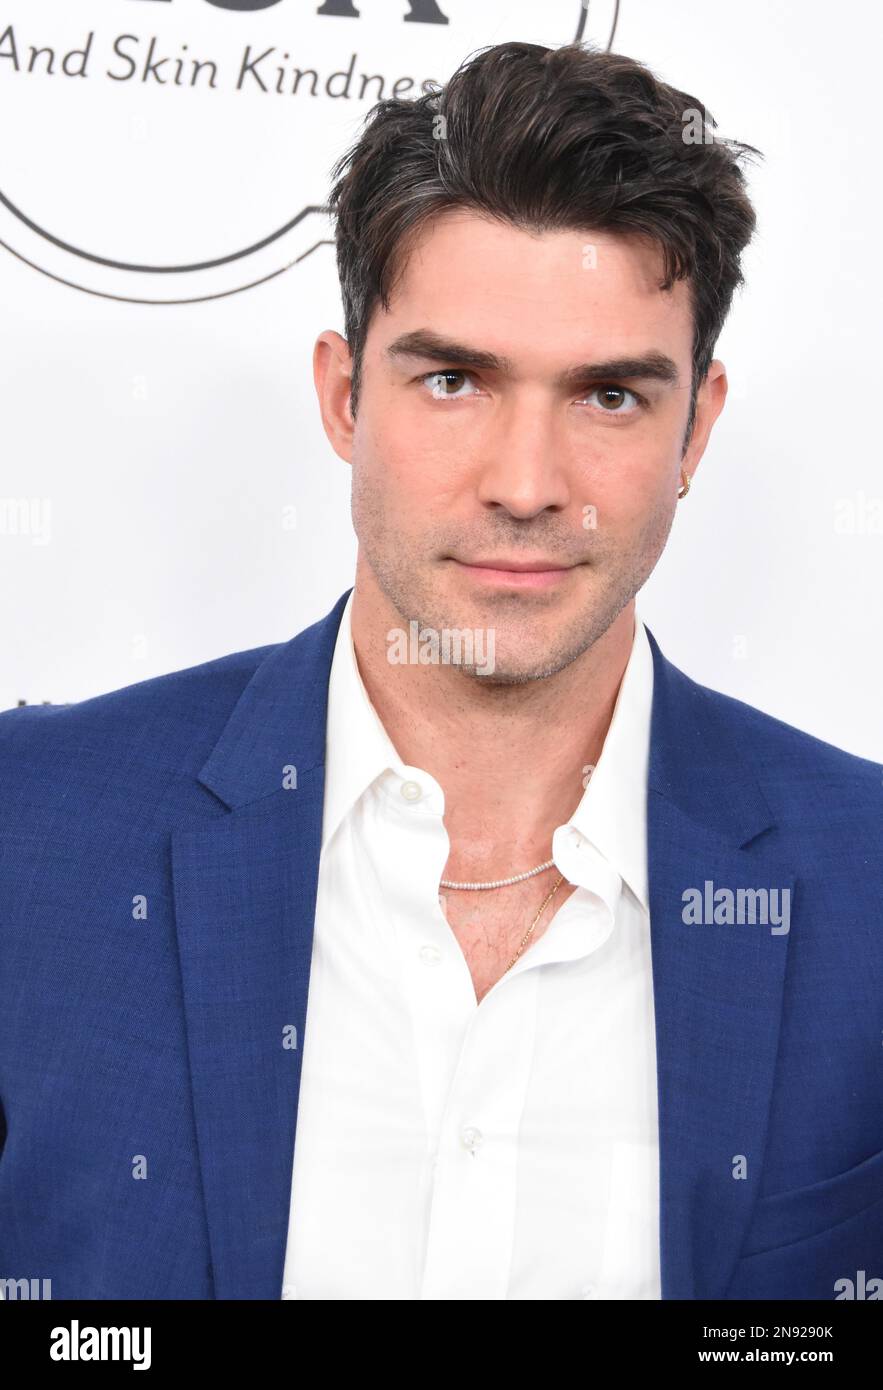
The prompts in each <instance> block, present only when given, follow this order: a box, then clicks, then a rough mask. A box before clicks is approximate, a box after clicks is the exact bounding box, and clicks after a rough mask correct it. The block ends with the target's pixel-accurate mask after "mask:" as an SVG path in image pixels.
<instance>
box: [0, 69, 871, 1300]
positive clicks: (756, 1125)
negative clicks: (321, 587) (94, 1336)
mask: <svg viewBox="0 0 883 1390" xmlns="http://www.w3.org/2000/svg"><path fill="white" fill-rule="evenodd" d="M698 107H699V104H698V103H697V102H696V100H695V99H694V98H692V97H690V96H688V95H686V94H685V93H682V92H678V91H676V90H674V89H672V88H670V87H668V86H666V85H664V84H663V83H661V82H659V81H657V80H656V79H655V78H654V77H653V75H652V74H651V73H650V72H649V71H647V70H646V69H645V68H643V67H642V66H640V65H639V64H638V63H636V62H633V61H631V60H630V59H627V58H624V57H622V56H616V55H605V54H599V53H594V52H592V51H590V50H587V49H583V48H580V47H578V46H570V47H566V48H562V49H560V50H557V51H551V50H547V49H544V48H540V47H536V46H533V45H529V44H519V43H507V44H503V45H500V46H498V47H495V48H491V49H490V50H488V51H486V52H484V53H481V54H479V55H478V56H476V57H474V58H473V59H472V60H471V61H470V62H468V63H466V64H464V66H463V67H462V68H461V69H460V70H459V71H458V73H457V74H455V76H454V77H453V78H452V79H451V81H450V82H449V83H448V85H447V86H446V88H445V89H444V90H442V91H440V92H434V93H430V94H429V95H427V96H424V97H422V98H420V99H419V100H417V101H414V102H410V101H399V100H393V101H386V102H382V103H380V104H379V106H377V107H376V108H375V109H374V111H373V112H372V115H371V118H370V120H369V123H368V125H367V128H366V129H365V131H364V132H363V134H362V136H361V138H360V140H359V141H358V143H357V144H356V146H355V147H354V148H353V150H351V151H350V152H349V154H348V155H347V156H345V158H344V159H343V160H342V161H341V162H340V164H339V166H338V167H337V169H336V170H335V177H336V180H337V181H336V184H335V187H334V190H333V196H332V207H333V210H334V212H335V214H336V217H337V230H338V242H337V245H338V265H339V271H340V277H341V284H342V291H343V300H344V309H345V317H346V323H345V329H346V339H344V338H343V337H341V336H340V335H338V334H337V333H334V332H325V333H322V334H321V335H320V337H319V339H318V342H317V344H316V350H315V359H314V370H315V381H316V387H317V391H318V396H319V402H320V407H321V411H322V418H323V422H324V426H325V429H326V432H327V435H328V438H329V440H330V442H331V444H332V446H333V448H334V449H335V451H336V452H337V453H338V454H339V455H340V456H341V457H342V458H344V459H345V460H347V462H349V463H351V465H352V469H353V521H354V525H355V529H356V532H357V535H358V540H359V552H358V564H357V570H356V576H355V586H354V589H353V591H352V592H351V593H348V594H345V595H343V596H342V597H341V599H340V600H339V601H338V603H337V604H336V605H335V607H334V609H333V611H332V612H331V613H330V614H329V615H328V616H327V617H325V618H324V619H322V620H321V621H320V622H318V623H316V624H315V625H314V626H313V627H311V628H309V629H308V630H307V631H305V632H303V633H301V634H299V635H298V636H296V637H295V638H294V639H293V640H292V641H290V642H288V643H286V644H283V645H281V646H277V647H265V648H261V649H259V650H256V651H250V652H245V653H239V654H236V655H233V656H227V657H224V658H222V659H220V660H217V661H213V662H210V663H208V664H206V665H203V666H199V667H196V668H194V669H191V670H187V671H183V672H178V673H176V674H173V675H169V676H164V677H161V678H159V679H156V680H151V681H146V682H143V683H140V684H138V685H135V686H132V687H130V688H128V689H126V690H122V691H117V692H115V693H113V694H110V695H105V696H101V697H99V698H97V699H93V700H87V701H85V702H83V703H81V704H78V705H75V706H71V707H67V708H58V709H52V708H49V709H26V710H21V711H15V712H13V713H11V714H8V715H6V716H4V717H3V719H2V720H0V731H2V735H3V738H2V747H3V786H4V794H3V798H2V815H3V831H4V835H3V878H2V918H0V920H2V927H0V930H2V940H3V946H2V960H3V966H2V998H0V1005H2V1007H0V1038H2V1050H0V1100H2V1106H3V1113H4V1117H5V1124H6V1126H7V1135H6V1143H5V1148H4V1151H3V1156H2V1160H0V1274H3V1275H4V1276H12V1275H15V1276H17V1277H29V1278H51V1281H52V1296H53V1298H64V1299H70V1298H102V1299H104V1298H174V1299H200V1298H212V1297H217V1298H239V1299H256V1298H266V1299H276V1298H279V1297H280V1296H281V1297H285V1298H306V1299H317V1298H318V1299H573V1298H577V1299H611V1298H622V1299H657V1298H660V1297H662V1298H666V1299H696V1298H731V1299H741V1298H748V1299H767V1298H777V1297H781V1298H801V1299H833V1298H835V1297H840V1296H844V1295H843V1289H844V1288H846V1286H847V1284H848V1285H849V1287H851V1288H853V1289H855V1287H856V1286H857V1285H856V1281H857V1280H858V1279H859V1277H861V1279H863V1280H864V1281H865V1283H863V1284H862V1287H863V1288H869V1287H871V1285H869V1284H868V1283H867V1281H868V1280H872V1279H873V1278H877V1277H883V1106H881V1080H883V1078H881V1050H880V1040H881V1028H883V1009H881V979H883V934H881V924H880V902H881V888H883V873H881V858H880V826H881V810H883V785H881V768H880V767H878V766H875V765H874V764H872V763H870V762H868V761H864V760H862V759H860V758H856V757H853V756H849V755H847V754H846V753H844V752H842V751H840V750H838V749H836V748H834V747H831V746H829V745H827V744H824V743H822V742H820V741H818V740H817V739H814V738H812V737H810V736H809V735H807V734H804V733H801V732H799V731H798V730H796V729H793V728H791V727H789V726H788V725H786V724H784V723H781V722H780V721H777V720H775V719H772V718H770V717H768V716H767V715H764V714H762V713H761V712H759V711H758V710H755V709H752V708H750V707H749V706H747V705H745V704H742V703H740V702H738V701H735V700H733V699H730V698H728V697H726V696H724V695H721V694H717V693H715V692H713V691H710V690H708V689H705V688H703V687H701V686H699V685H697V684H696V683H694V682H693V681H691V680H690V679H689V678H688V677H687V676H685V675H683V674H682V673H681V672H680V671H678V670H677V669H676V668H675V667H674V666H673V665H672V664H671V663H670V662H669V661H667V660H666V658H665V657H664V656H663V655H662V653H661V651H660V649H659V646H658V644H657V643H656V641H655V639H654V638H653V636H652V635H651V634H650V633H649V632H648V631H647V630H646V629H645V627H644V625H643V623H642V622H641V621H640V620H636V615H635V595H636V593H637V591H638V590H639V589H640V588H641V586H642V585H643V584H644V582H645V580H646V579H647V577H648V576H649V574H650V573H651V572H652V570H653V568H654V566H655V564H656V562H657V560H658V558H659V555H660V553H661V551H662V549H663V547H664V544H665V541H666V539H667V536H668V533H669V530H670V527H671V524H672V519H673V515H674V511H675V508H676V506H677V500H678V498H679V497H685V496H687V493H688V489H689V488H690V486H691V485H692V480H693V478H694V476H695V473H696V469H697V467H698V464H699V461H700V459H701V458H702V455H703V453H704V451H705V448H706V445H707V442H708V439H709V436H710V433H711V429H712V427H713V425H714V422H715V420H716V419H717V417H718V415H719V414H720V412H721V410H722V408H723V405H724V400H725V396H726V389H727V384H726V373H725V370H724V366H723V364H722V363H721V362H720V361H719V360H716V359H714V357H713V349H714V345H715V342H716V340H717V337H718V334H719V332H720V328H721V325H722V323H723V321H724V319H725V317H726V314H727V311H728V308H729V305H730V302H731V299H732V295H733V292H734V290H735V289H736V287H737V286H738V284H739V283H740V282H741V275H740V268H739V257H740V254H741V252H742V250H743V249H744V246H745V245H746V243H747V242H748V240H749V238H750V236H751V233H752V230H753V227H754V213H753V211H752V208H751V205H750V203H749V201H748V199H747V196H746V193H745V188H744V179H743V176H742V173H741V171H740V169H739V163H738V161H739V159H740V158H741V157H742V155H744V154H745V152H746V147H737V146H733V145H731V144H729V143H727V142H724V141H721V140H719V139H711V138H710V133H709V132H708V130H707V128H706V127H705V126H704V123H703V130H704V136H703V138H702V139H701V140H700V141H698V142H696V141H691V140H688V139H686V138H685V132H686V131H687V129H688V124H689V122H690V121H691V120H693V119H694V117H695V114H696V111H697V109H698ZM705 136H707V137H708V138H705ZM295 1141H296V1142H295ZM859 1271H864V1274H863V1275H861V1276H859ZM844 1281H846V1283H844Z"/></svg>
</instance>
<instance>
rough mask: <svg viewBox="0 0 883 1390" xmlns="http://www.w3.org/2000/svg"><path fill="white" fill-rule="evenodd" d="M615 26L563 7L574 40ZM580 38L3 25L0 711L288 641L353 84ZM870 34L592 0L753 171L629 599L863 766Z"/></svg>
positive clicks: (314, 501)
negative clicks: (730, 271)
mask: <svg viewBox="0 0 883 1390" xmlns="http://www.w3.org/2000/svg"><path fill="white" fill-rule="evenodd" d="M248 5H252V6H254V8H252V9H247V8H243V7H244V6H248ZM348 9H356V10H358V11H359V15H358V17H356V16H355V15H352V14H351V15H349V16H345V15H344V14H343V13H341V11H344V10H348ZM320 10H322V11H324V12H322V13H319V12H318V11H320ZM333 10H336V11H337V13H329V12H328V11H333ZM433 10H435V11H437V12H439V13H440V14H443V15H444V17H446V18H447V19H448V20H449V23H447V24H441V23H430V22H426V21H427V18H428V17H430V12H431V11H433ZM616 10H617V7H616V5H615V3H614V0H610V3H604V2H603V0H592V3H591V4H590V5H589V7H588V16H587V20H586V23H585V31H584V32H585V36H586V37H588V38H591V39H592V40H593V41H595V42H600V43H601V44H602V45H603V44H605V43H606V40H607V37H608V35H609V33H610V28H611V24H612V22H613V18H614V14H615V11H616ZM409 11H410V12H412V13H413V22H405V16H406V15H407V14H408V13H409ZM581 16H582V9H581V7H580V4H579V3H578V0H543V3H542V5H537V4H535V3H527V2H525V3H522V4H518V3H512V2H511V0H481V3H480V4H478V3H476V0H438V4H435V3H434V0H424V3H423V4H422V5H421V4H420V3H414V4H411V5H409V4H408V3H407V0H357V3H356V4H355V6H353V5H352V4H350V3H348V0H326V2H325V4H323V5H320V3H319V0H309V3H308V2H307V0H224V3H223V4H221V3H220V0H8V3H2V4H0V122H2V124H0V130H2V132H3V140H2V145H0V197H2V202H0V243H2V244H0V295H2V309H3V313H2V326H3V332H2V334H0V365H2V410H3V432H2V453H0V468H2V478H0V591H2V604H3V611H2V634H3V658H4V659H3V663H2V673H0V707H2V708H6V707H9V706H12V705H15V704H16V703H18V702H19V701H22V700H23V701H26V702H28V703H38V702H40V701H42V700H50V701H52V702H53V703H64V702H68V701H72V700H78V699H82V698H85V697H87V696H89V695H92V694H96V693H98V692H101V691H105V690H111V689H115V688H117V687H119V686H122V685H127V684H129V683H131V682H133V681H136V680H143V679H146V678H147V677H149V676H153V675H157V674H159V673H161V672H165V671H171V670H175V669H178V668H181V667H184V666H189V665H193V664H195V663H196V662H200V661H204V660H207V659H209V658H211V657H214V656H220V655H222V654H224V653H226V652H230V651H235V650H238V649H242V648H247V647H254V646H259V645H262V644H264V643H268V642H275V641H282V640H285V639H287V638H288V637H290V636H291V635H293V634H294V633H295V632H296V631H297V630H298V629H299V628H301V627H303V626H304V625H306V624H307V623H309V622H311V621H312V620H313V619H315V618H316V617H318V616H320V615H321V614H323V613H324V612H325V611H327V609H328V608H329V607H330V606H331V604H332V603H333V601H334V600H335V599H336V597H337V596H338V595H339V594H340V593H341V592H342V591H343V589H344V588H346V587H348V585H349V584H350V583H351V579H352V570H353V562H354V556H355V541H354V537H353V534H352V529H351V525H350V520H349V474H348V470H347V468H346V466H345V465H344V464H343V463H341V462H340V460H339V459H338V458H337V457H336V455H335V454H334V453H333V451H332V450H331V448H330V447H329V445H328V443H327V441H326V440H325V437H324V434H323V432H322V428H321V423H320V420H319V414H318V409H317V405H316V400H315V395H314V391H313V385H312V376H311V365H310V364H311V352H312V345H313V342H314V340H315V338H316V336H317V334H318V333H319V332H320V331H321V330H322V329H324V328H336V329H337V330H338V331H342V327H343V324H342V314H341V308H340V301H339V293H338V286H337V280H336V274H335V265H334V256H333V248H332V246H331V245H330V244H329V238H330V236H331V227H330V223H329V221H328V218H327V217H326V215H325V214H324V213H323V212H322V211H321V209H322V206H323V204H324V202H325V200H326V198H327V193H328V187H329V179H328V175H329V170H330V167H331V164H332V162H333V160H334V158H335V157H336V156H337V155H338V154H339V153H341V152H342V151H343V149H344V148H345V146H346V145H347V144H348V143H349V141H350V140H351V138H352V137H353V136H354V135H355V133H356V132H357V129H358V126H359V124H360V122H361V120H362V118H363V116H364V115H365V113H366V112H367V111H368V110H369V109H370V106H371V105H372V104H373V102H374V101H375V100H377V98H378V97H379V96H380V95H387V96H388V95H392V94H393V91H394V90H395V92H396V94H397V95H401V96H408V95H412V96H413V95H417V94H418V92H419V90H420V85H421V83H423V82H424V81H428V80H431V81H443V80H444V79H445V78H446V77H447V76H448V75H449V74H450V72H452V71H453V69H454V68H455V67H456V66H457V64H458V63H459V62H460V61H461V59H462V58H463V57H465V56H466V55H467V54H468V53H470V52H472V51H473V50H474V49H475V48H477V47H480V46H483V45H484V44H488V43H494V42H500V41H502V40H505V39H526V40H530V41H534V42H542V43H548V44H553V45H557V44H560V43H564V42H568V41H570V40H572V39H573V38H574V37H576V34H577V31H578V25H579V23H580V20H581ZM90 35H91V39H90V37H89V36H90ZM880 39H881V33H880V20H879V10H878V7H876V6H868V5H864V4H858V3H853V4H852V5H849V4H847V5H841V6H840V7H839V8H838V10H837V11H836V13H835V12H834V11H832V8H831V6H830V5H828V4H824V3H821V0H778V3H776V4H774V5H770V4H769V3H767V0H742V3H735V0H729V2H728V3H720V2H719V0H712V2H709V0H622V3H621V5H620V6H619V7H618V16H617V27H616V34H615V40H614V44H613V46H614V48H615V49H617V50H618V51H620V52H624V53H627V54H630V55H632V56H634V57H636V58H639V59H641V60H642V61H644V62H646V63H648V64H649V65H650V66H651V67H652V68H653V70H654V71H655V72H657V73H658V75H659V76H661V77H663V78H664V79H665V80H666V81H669V82H672V83H673V84H674V85H676V86H678V87H680V88H682V89H684V90H686V91H687V92H690V93H691V94H693V95H695V96H697V97H698V98H699V99H700V100H701V101H703V102H704V103H705V104H706V106H707V108H708V109H709V110H710V112H711V113H712V114H713V116H714V117H715V119H716V120H717V122H718V131H719V133H721V134H724V135H727V136H732V137H734V138H737V139H741V140H746V141H748V142H749V143H751V144H754V145H756V146H758V147H759V148H760V149H761V150H763V151H764V153H765V156H766V159H765V162H764V163H763V164H761V165H760V166H755V167H754V168H753V169H752V171H751V172H750V175H749V177H750V191H751V194H752V197H753V199H754V201H755V204H756V206H757V210H758V215H759V221H760V228H759V232H758V235H757V238H756V240H755V242H754V243H753V245H752V247H751V248H750V249H749V251H748V253H747V256H746V273H747V276H748V287H747V290H746V291H744V292H743V293H742V295H741V296H740V297H738V298H737V302H736V304H735V306H734V309H733V312H732V314H731V317H730V320H729V322H728V325H727V327H726V328H725V330H724V334H723V336H722V338H721V341H720V343H719V345H718V349H717V355H718V356H720V357H722V358H723V360H724V361H725V362H726V364H727V368H728V373H729V377H730V387H731V389H730V396H729V399H728V402H727V406H726V409H725V411H724V413H723V415H722V416H721V418H720V420H719V421H718V423H717V426H716V428H715V432H714V434H713V436H712V440H711V443H710V446H709V449H708V451H707V453H706V456H705V459H704V460H703V463H702V466H701V468H700V470H699V472H698V474H697V477H696V481H695V483H694V485H693V487H692V489H691V491H690V495H689V497H688V499H687V500H686V501H685V502H684V503H682V504H681V506H680V507H679V508H678V517H677V520H676V523H675V527H674V530H673V532H672V536H671V538H670V540H669V545H668V549H667V551H666V553H665V555H664V556H663V559H662V560H661V562H660V564H659V566H658V567H657V570H656V571H655V573H654V575H653V576H652V578H651V580H650V581H649V583H648V584H647V586H646V588H645V589H644V591H643V592H642V594H641V595H640V597H639V610H640V611H641V612H642V613H643V615H644V617H645V619H646V621H647V622H648V623H649V625H650V627H651V628H652V630H653V632H654V634H655V636H656V637H657V639H658V640H659V642H660V645H661V646H662V649H663V651H664V652H665V653H666V655H668V656H669V657H671V658H672V659H673V660H674V661H675V662H676V663H677V664H679V665H680V666H682V667H683V669H685V670H686V671H687V672H688V673H689V674H690V675H693V676H694V677H696V678H697V679H699V680H701V681H703V682H704V683H706V684H708V685H711V686H713V687H715V688H717V689H720V690H725V691H728V692H729V693H731V694H733V695H736V696H737V697H739V698H741V699H744V700H747V701H749V702H750V703H752V704H756V705H759V706H760V707H761V708H762V709H765V710H768V711H769V712H770V713H772V714H775V715H777V716H778V717H779V718H782V719H785V720H787V721H788V722H789V723H792V724H796V725H797V726H799V727H801V728H804V729H807V730H809V731H810V732H812V733H814V734H816V735H818V736H819V737H821V738H825V739H827V740H829V741H831V742H833V743H836V744H839V745H840V746H841V747H844V748H847V749H849V750H851V751H853V752H856V753H861V754H863V755H865V756H868V757H872V758H875V759H877V760H880V761H883V717H881V687H883V681H881V677H883V640H881V634H883V624H881V607H883V600H881V593H883V583H881V578H883V484H881V481H880V471H881V450H880V445H879V442H878V433H879V431H878V417H877V404H878V399H879V398H878V394H877V392H878V389H879V388H878V384H877V379H876V374H877V359H878V337H879V331H880V329H879V325H880V320H881V307H883V306H881V295H880V275H879V256H878V229H879V214H880V197H879V190H878V175H879V144H878V141H879V136H878V134H877V128H876V115H877V111H876V95H875V94H876V90H877V86H878V76H877V62H878V55H879V51H880ZM151 42H153V47H152V49H151ZM32 50H43V51H42V52H36V53H33V54H32ZM46 50H51V51H49V52H47V51H46ZM163 59H165V62H164V64H163V62H162V60H163ZM194 60H195V61H196V62H197V63H201V64H202V65H203V66H201V67H199V68H198V69H197V70H196V72H195V76H194V68H193V62H194ZM148 62H153V63H154V64H157V66H155V67H153V68H150V67H147V66H146V64H147V63H148ZM212 64H213V65H214V66H213V67H212V66H211V65H212ZM249 64H250V65H251V66H249ZM296 68H300V69H302V70H304V72H303V73H302V76H301V78H300V81H299V84H298V85H297V86H296V87H295V69H296ZM50 69H51V70H50ZM307 69H311V70H312V73H313V74H314V76H313V75H311V73H310V72H308V71H306V70H307ZM80 73H82V74H83V75H79V74H80ZM334 74H336V76H334ZM366 77H367V78H369V79H370V78H372V77H373V79H374V80H373V81H370V80H369V81H363V79H364V78H366ZM381 79H382V82H383V87H382V90H381V88H380V81H381ZM210 83H213V84H214V85H210ZM277 87H278V88H279V89H280V90H277ZM262 243H263V244H262ZM251 248H257V249H251ZM139 267H140V268H139ZM194 267H198V268H194ZM138 301H145V302H138ZM169 301H178V302H169Z"/></svg>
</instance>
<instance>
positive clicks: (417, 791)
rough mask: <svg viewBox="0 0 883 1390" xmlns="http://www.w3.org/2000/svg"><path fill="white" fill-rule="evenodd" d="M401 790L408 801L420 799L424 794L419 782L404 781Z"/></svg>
mask: <svg viewBox="0 0 883 1390" xmlns="http://www.w3.org/2000/svg"><path fill="white" fill-rule="evenodd" d="M400 790H401V793H402V796H403V797H404V798H405V800H406V801H419V800H420V798H421V796H422V795H423V792H422V790H421V787H420V784H419V782H403V783H402V785H401V788H400Z"/></svg>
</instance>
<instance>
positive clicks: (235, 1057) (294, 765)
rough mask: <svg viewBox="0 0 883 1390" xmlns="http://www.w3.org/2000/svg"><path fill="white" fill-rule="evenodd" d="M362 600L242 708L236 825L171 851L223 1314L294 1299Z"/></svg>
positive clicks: (305, 642) (251, 690)
mask: <svg viewBox="0 0 883 1390" xmlns="http://www.w3.org/2000/svg"><path fill="white" fill-rule="evenodd" d="M348 592H349V591H347V594H344V595H343V596H342V598H341V599H340V600H339V601H338V603H337V604H336V605H335V607H334V609H333V610H332V612H331V613H330V614H329V615H328V617H327V618H325V619H324V620H323V621H322V622H321V623H317V624H315V625H314V626H313V627H312V628H309V629H307V631H306V632H304V633H301V634H299V636H297V637H296V638H294V639H293V640H292V641H291V642H288V643H286V644H284V645H283V646H281V647H277V648H274V649H273V651H272V652H271V654H270V655H269V656H268V657H267V658H266V659H265V660H264V662H262V664H261V665H260V666H259V667H258V669H257V671H256V672H255V674H254V676H253V677H252V679H251V681H250V683H249V685H248V686H247V687H246V689H245V691H244V692H243V694H242V696H241V698H240V700H239V702H238V704H237V705H236V707H235V709H234V711H233V713H232V715H231V717H230V719H229V721H228V723H227V725H226V727H225V729H224V732H223V734H222V735H221V738H220V740H219V741H218V743H217V745H216V746H215V748H214V750H213V752H212V754H211V756H210V757H209V759H208V760H207V762H206V763H205V766H204V767H203V769H202V771H201V773H200V781H201V782H202V784H203V785H204V786H205V787H207V788H208V789H209V790H211V791H212V792H214V794H215V795H216V796H217V797H218V798H219V800H220V801H221V802H222V803H223V804H224V805H225V806H226V807H227V808H228V809H227V811H225V812H220V809H219V815H218V816H217V818H216V819H214V820H212V821H210V822H208V823H207V824H205V823H204V824H203V826H202V827H201V828H200V829H195V830H181V831H178V832H175V833H174V834H173V836H172V865H173V881H174V898H175V917H176V924H177V933H178V943H179V951H180V957H181V974H182V981H183V989H184V1009H185V1017H186V1025H187V1044H188V1051H189V1058H190V1068H191V1079H192V1087H193V1101H194V1109H195V1115H196V1129H197V1142H198V1146H199V1162H200V1168H201V1171H202V1179H203V1187H204V1192H205V1203H206V1213H207V1219H208V1227H209V1243H210V1248H211V1257H212V1269H213V1275H214V1284H215V1295H216V1297H217V1298H251V1299H278V1298H279V1297H280V1295H281V1291H282V1274H283V1268H284V1260H285V1244H286V1236H287V1230H288V1213H289V1202H290V1195H291V1175H292V1162H293V1155H294V1140H295V1130H296V1122H297V1101H298V1091H299V1085H300V1075H301V1059H302V1055H303V1043H304V1029H305V1023H306V1010H307V995H308V985H309V974H310V958H311V952H312V940H313V919H314V913H315V906H316V888H317V878H318V871H319V852H320V845H321V833H322V811H323V799H324V756H325V721H326V706H327V690H328V676H329V671H330V667H331V658H332V655H333V651H334V641H335V638H336V636H337V629H338V626H339V623H340V616H341V613H342V611H343V606H344V604H345V602H346V599H347V597H348ZM286 784H287V785H286Z"/></svg>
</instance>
